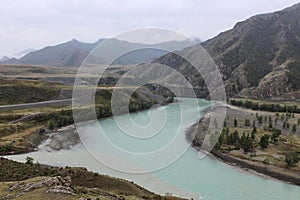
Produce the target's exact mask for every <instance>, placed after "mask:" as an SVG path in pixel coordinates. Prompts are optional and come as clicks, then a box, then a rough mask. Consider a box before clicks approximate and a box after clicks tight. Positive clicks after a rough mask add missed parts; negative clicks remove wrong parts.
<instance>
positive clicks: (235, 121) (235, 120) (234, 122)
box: [233, 118, 238, 127]
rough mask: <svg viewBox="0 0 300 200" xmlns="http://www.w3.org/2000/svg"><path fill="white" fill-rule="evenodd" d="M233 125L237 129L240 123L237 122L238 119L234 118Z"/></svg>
mask: <svg viewBox="0 0 300 200" xmlns="http://www.w3.org/2000/svg"><path fill="white" fill-rule="evenodd" d="M233 124H234V127H237V125H238V122H237V119H236V118H234V121H233Z"/></svg>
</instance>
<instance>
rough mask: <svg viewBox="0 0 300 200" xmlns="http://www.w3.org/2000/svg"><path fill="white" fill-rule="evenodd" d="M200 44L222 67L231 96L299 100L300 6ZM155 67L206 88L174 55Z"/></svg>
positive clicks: (253, 20)
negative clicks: (169, 68)
mask: <svg viewBox="0 0 300 200" xmlns="http://www.w3.org/2000/svg"><path fill="white" fill-rule="evenodd" d="M201 45H202V46H203V47H204V48H205V49H206V50H207V51H208V53H209V54H210V55H211V57H212V58H213V60H214V61H215V62H216V64H217V65H218V66H219V68H220V72H221V73H222V75H223V80H224V82H225V86H226V90H227V94H228V95H229V96H233V95H238V96H247V97H253V98H258V99H261V98H263V99H267V98H272V99H276V98H278V99H300V92H298V91H299V90H300V4H296V5H294V6H292V7H289V8H287V9H284V10H282V11H278V12H274V13H269V14H262V15H257V16H254V17H251V18H249V19H247V20H245V21H243V22H239V23H237V24H236V25H235V26H234V28H233V29H231V30H228V31H225V32H223V33H220V34H219V35H218V36H216V37H214V38H212V39H210V40H207V41H205V42H203V43H201ZM192 48H193V47H190V48H187V49H186V51H188V50H189V49H192ZM155 62H160V63H162V64H170V63H171V65H172V66H173V67H174V68H177V69H178V70H180V71H182V73H183V74H184V75H185V76H186V77H188V78H189V80H191V82H193V84H194V85H195V84H199V83H201V81H199V80H197V79H201V77H199V76H196V77H195V76H194V75H193V70H192V68H191V66H189V64H188V63H187V62H186V61H185V60H183V59H180V58H178V57H177V56H176V55H174V54H172V53H170V54H168V55H165V56H163V57H161V58H159V59H157V60H156V61H155ZM195 80H197V81H195ZM201 84H202V85H203V83H201ZM203 87H205V86H204V85H203ZM207 95H208V91H206V92H203V97H205V96H207Z"/></svg>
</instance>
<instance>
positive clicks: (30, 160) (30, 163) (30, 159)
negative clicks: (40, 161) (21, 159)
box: [25, 156, 34, 165]
mask: <svg viewBox="0 0 300 200" xmlns="http://www.w3.org/2000/svg"><path fill="white" fill-rule="evenodd" d="M33 160H34V159H33V158H32V157H29V156H27V157H26V162H25V163H26V164H28V165H33Z"/></svg>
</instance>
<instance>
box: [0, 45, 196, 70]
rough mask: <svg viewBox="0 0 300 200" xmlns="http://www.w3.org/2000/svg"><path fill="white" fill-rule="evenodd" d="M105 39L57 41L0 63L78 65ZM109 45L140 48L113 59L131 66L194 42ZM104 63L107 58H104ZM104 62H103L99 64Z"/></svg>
mask: <svg viewBox="0 0 300 200" xmlns="http://www.w3.org/2000/svg"><path fill="white" fill-rule="evenodd" d="M104 40H105V39H100V40H98V41H96V42H94V43H84V42H80V41H78V40H76V39H73V40H71V41H68V42H65V43H62V44H58V45H55V46H48V47H45V48H43V49H40V50H36V51H31V52H29V53H28V54H26V55H24V56H23V57H21V58H19V59H16V58H11V59H7V58H5V59H3V60H2V62H1V60H0V63H5V64H33V65H43V66H56V67H79V66H80V65H81V64H82V62H83V60H84V59H85V57H86V56H87V55H88V54H89V53H90V52H91V50H93V49H94V48H95V47H96V46H97V45H99V44H100V43H101V42H103V41H104ZM109 42H110V45H109V46H107V48H108V49H107V51H106V52H111V51H114V50H115V49H118V50H121V49H123V50H127V49H141V50H137V51H133V52H129V53H128V54H126V55H123V56H122V57H120V58H118V59H117V60H115V61H114V64H121V65H129V64H139V63H146V62H150V61H152V60H154V59H155V58H158V57H160V56H163V55H165V54H167V53H168V52H166V51H164V50H160V49H157V47H159V48H162V49H173V50H181V49H183V48H185V47H187V46H191V45H192V44H194V43H195V42H194V41H192V40H183V41H168V42H162V43H157V44H142V43H132V42H127V41H122V40H118V39H109ZM103 62H104V61H103ZM99 64H103V63H101V62H100V63H99Z"/></svg>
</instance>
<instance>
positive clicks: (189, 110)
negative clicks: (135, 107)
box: [7, 99, 300, 200]
mask: <svg viewBox="0 0 300 200" xmlns="http://www.w3.org/2000/svg"><path fill="white" fill-rule="evenodd" d="M180 101H181V103H173V104H170V105H167V106H164V107H159V108H154V109H151V110H150V111H143V112H138V113H134V114H132V115H131V117H132V120H133V121H134V122H135V123H137V124H139V125H140V126H141V127H142V128H143V129H141V130H143V131H141V132H140V133H139V132H134V130H132V132H133V134H134V135H127V134H124V130H125V129H126V130H125V132H126V131H129V132H130V128H131V127H132V126H131V123H132V121H131V120H130V118H129V117H130V116H126V115H124V116H119V117H118V121H119V122H121V123H122V130H121V129H119V128H118V123H116V122H115V121H114V119H113V118H108V119H105V120H101V121H99V123H98V122H97V123H96V124H95V123H93V124H89V125H86V126H85V127H83V129H82V130H83V131H81V138H82V140H83V144H82V143H80V144H77V145H75V146H73V147H72V148H70V149H68V150H60V151H49V150H47V148H46V147H45V146H46V145H47V142H49V141H46V142H45V143H44V144H42V145H41V147H40V149H39V151H37V152H32V153H29V154H23V155H13V156H7V157H8V158H10V159H13V160H17V161H25V158H26V156H31V157H33V158H34V160H35V161H38V162H39V163H43V164H50V165H58V166H66V165H68V166H81V167H86V168H87V169H89V170H92V171H97V172H99V173H102V174H108V175H110V176H115V177H121V178H125V179H128V180H130V181H134V182H135V183H137V184H139V185H141V186H143V187H145V188H147V189H149V190H151V191H154V192H156V193H160V194H165V193H172V194H173V195H178V196H182V197H186V198H194V199H202V200H258V199H263V200H269V199H270V200H282V199H284V200H299V199H300V187H298V186H294V185H291V184H288V183H284V182H281V181H277V180H274V179H271V178H265V177H263V176H258V175H255V174H251V173H249V172H246V171H244V170H240V169H238V168H235V167H232V166H229V165H227V164H224V163H222V162H221V161H219V160H217V159H215V158H214V157H211V156H207V157H205V158H202V156H199V153H198V152H197V151H196V150H195V149H193V148H191V147H189V145H188V143H187V142H186V141H185V139H184V135H185V131H186V129H187V128H188V127H189V126H191V125H192V124H193V123H195V122H196V121H197V120H199V118H200V117H201V114H202V113H201V112H200V111H201V110H204V109H205V108H206V107H208V106H209V105H210V102H208V101H205V100H201V99H197V100H196V101H197V103H198V104H199V106H200V107H198V108H199V109H197V106H196V105H195V104H194V103H193V102H195V99H180ZM181 110H182V111H183V113H181ZM150 117H152V121H151V120H150ZM165 119H166V120H165ZM149 122H152V123H154V124H155V123H158V124H160V125H163V128H162V129H159V130H158V127H159V126H152V125H151V123H150V125H149ZM99 125H100V126H101V131H102V132H103V133H105V134H99ZM101 131H100V132H101ZM154 133H157V134H154ZM138 134H140V135H138ZM136 136H141V137H140V138H138V137H136ZM177 136H178V139H176V140H173V139H174V137H177ZM144 138H147V139H144ZM107 141H111V142H112V143H113V144H114V145H111V146H114V147H115V146H117V147H118V148H111V147H110V146H109V145H108V142H107ZM170 141H172V142H174V145H175V146H176V147H178V148H176V149H178V151H177V150H175V149H174V155H173V154H172V155H171V156H169V152H167V153H164V152H161V154H160V156H155V158H151V156H150V157H147V156H145V157H147V158H151V159H143V157H142V158H141V160H136V158H137V157H135V156H132V157H128V159H127V157H125V158H126V159H124V156H126V155H127V154H126V152H127V153H128V152H134V153H137V155H143V153H146V152H155V151H156V150H157V149H163V148H164V147H165V145H166V144H168V142H170ZM122 149H123V151H121V150H122ZM185 149H186V151H184V150H185ZM179 151H180V152H182V155H181V154H180V156H178V159H175V160H172V159H170V158H174V157H176V156H177V153H178V152H179ZM122 152H125V153H124V154H123V153H122ZM91 153H92V154H91ZM96 158H98V159H96ZM105 158H109V159H107V160H106V159H105ZM176 158H177V157H176ZM99 159H100V160H101V161H102V162H100V161H99ZM111 160H113V161H112V162H111V163H109V161H111ZM169 161H172V164H170V165H167V166H165V164H166V163H169ZM103 162H104V164H103ZM120 163H123V165H122V166H127V167H128V168H124V169H125V170H127V171H130V170H131V169H137V170H139V169H143V170H146V171H151V169H157V170H154V171H152V172H149V173H138V174H133V173H126V172H121V171H118V170H116V169H113V168H118V166H119V165H118V164H120ZM157 163H159V164H157ZM107 165H109V166H107ZM160 167H163V168H161V169H159V168H160ZM118 169H119V168H118ZM120 169H122V168H121V167H120ZM125 170H123V171H125Z"/></svg>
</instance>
